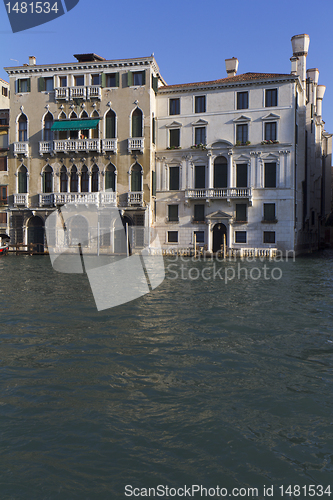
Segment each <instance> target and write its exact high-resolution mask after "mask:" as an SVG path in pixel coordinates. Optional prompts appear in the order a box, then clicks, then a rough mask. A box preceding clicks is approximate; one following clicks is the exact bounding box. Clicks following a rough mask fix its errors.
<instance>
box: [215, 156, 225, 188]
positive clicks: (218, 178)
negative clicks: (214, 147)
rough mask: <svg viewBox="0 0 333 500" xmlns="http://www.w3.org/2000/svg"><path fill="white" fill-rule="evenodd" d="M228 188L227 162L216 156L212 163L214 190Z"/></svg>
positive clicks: (222, 157)
mask: <svg viewBox="0 0 333 500" xmlns="http://www.w3.org/2000/svg"><path fill="white" fill-rule="evenodd" d="M226 187H228V162H227V159H226V158H225V157H224V156H218V157H217V158H215V161H214V188H226Z"/></svg>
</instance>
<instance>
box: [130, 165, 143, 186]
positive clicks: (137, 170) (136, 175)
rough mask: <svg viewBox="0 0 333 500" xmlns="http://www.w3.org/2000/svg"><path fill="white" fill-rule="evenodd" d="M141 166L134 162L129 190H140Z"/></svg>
mask: <svg viewBox="0 0 333 500" xmlns="http://www.w3.org/2000/svg"><path fill="white" fill-rule="evenodd" d="M141 173H142V168H141V166H140V165H139V164H138V163H136V164H135V165H134V166H133V167H132V170H131V191H142V175H141Z"/></svg>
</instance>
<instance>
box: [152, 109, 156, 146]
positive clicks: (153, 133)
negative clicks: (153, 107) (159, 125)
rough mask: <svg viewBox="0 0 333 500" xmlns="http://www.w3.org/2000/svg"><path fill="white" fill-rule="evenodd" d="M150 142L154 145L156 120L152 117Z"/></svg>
mask: <svg viewBox="0 0 333 500" xmlns="http://www.w3.org/2000/svg"><path fill="white" fill-rule="evenodd" d="M152 141H153V144H156V120H155V117H154V115H153V118H152Z"/></svg>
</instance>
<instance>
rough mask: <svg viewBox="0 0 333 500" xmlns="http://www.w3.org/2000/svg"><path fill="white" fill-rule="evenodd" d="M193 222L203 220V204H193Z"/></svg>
mask: <svg viewBox="0 0 333 500" xmlns="http://www.w3.org/2000/svg"><path fill="white" fill-rule="evenodd" d="M193 220H194V221H195V222H204V221H205V205H194V217H193Z"/></svg>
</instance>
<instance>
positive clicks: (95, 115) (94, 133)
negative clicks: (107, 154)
mask: <svg viewBox="0 0 333 500" xmlns="http://www.w3.org/2000/svg"><path fill="white" fill-rule="evenodd" d="M91 117H92V118H95V119H96V118H99V114H98V113H97V111H96V110H95V111H94V112H93V114H92V115H91ZM98 127H99V126H98V124H97V127H96V128H93V129H91V138H92V139H98V138H99V130H98Z"/></svg>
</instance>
